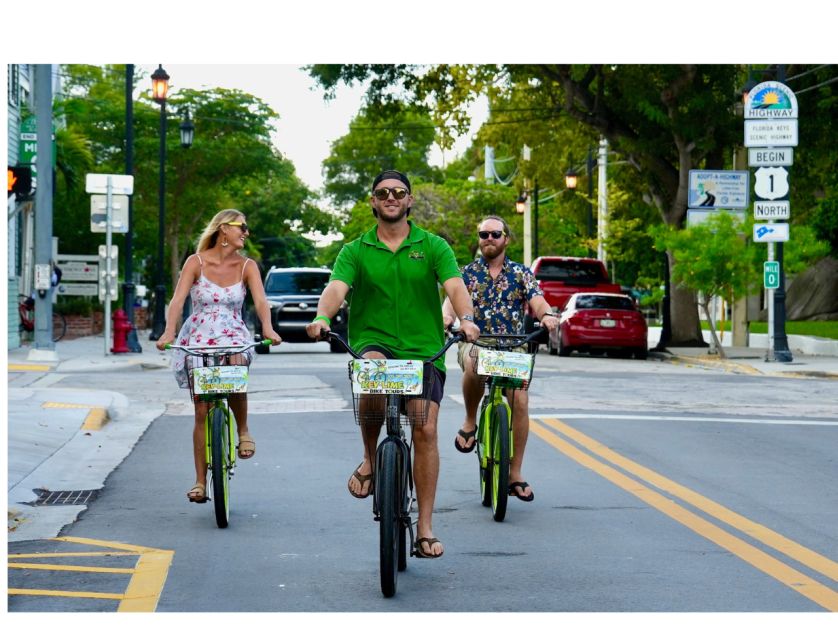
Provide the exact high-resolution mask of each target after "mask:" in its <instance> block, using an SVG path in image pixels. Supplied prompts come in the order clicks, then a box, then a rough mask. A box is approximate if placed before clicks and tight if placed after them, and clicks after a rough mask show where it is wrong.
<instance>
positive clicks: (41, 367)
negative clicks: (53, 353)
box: [9, 363, 50, 371]
mask: <svg viewBox="0 0 838 640" xmlns="http://www.w3.org/2000/svg"><path fill="white" fill-rule="evenodd" d="M49 370H50V366H49V365H48V364H11V363H9V371H49Z"/></svg>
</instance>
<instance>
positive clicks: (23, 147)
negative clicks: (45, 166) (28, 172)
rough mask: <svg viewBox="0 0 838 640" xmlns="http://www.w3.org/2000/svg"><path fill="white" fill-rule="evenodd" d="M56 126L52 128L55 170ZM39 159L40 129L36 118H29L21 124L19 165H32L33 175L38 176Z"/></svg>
mask: <svg viewBox="0 0 838 640" xmlns="http://www.w3.org/2000/svg"><path fill="white" fill-rule="evenodd" d="M56 151H57V148H56V144H55V125H53V126H52V167H53V169H54V168H55V156H56ZM37 159H38V128H37V126H36V121H35V116H29V117H28V118H26V119H25V120H24V121H23V122H21V123H20V147H18V161H17V163H18V165H19V166H26V165H31V167H32V175H33V176H36V175H37V169H36V167H35V163H36V161H37Z"/></svg>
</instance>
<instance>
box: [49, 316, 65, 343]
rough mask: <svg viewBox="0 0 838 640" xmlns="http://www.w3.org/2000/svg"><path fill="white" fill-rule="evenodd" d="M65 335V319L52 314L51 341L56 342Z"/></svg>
mask: <svg viewBox="0 0 838 640" xmlns="http://www.w3.org/2000/svg"><path fill="white" fill-rule="evenodd" d="M66 333H67V319H66V318H65V317H64V316H63V314H60V313H53V314H52V341H53V342H58V341H59V340H61V338H63V337H64V334H66Z"/></svg>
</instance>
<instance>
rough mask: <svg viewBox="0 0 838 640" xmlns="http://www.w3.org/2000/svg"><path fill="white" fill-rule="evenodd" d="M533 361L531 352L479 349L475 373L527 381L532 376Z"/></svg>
mask: <svg viewBox="0 0 838 640" xmlns="http://www.w3.org/2000/svg"><path fill="white" fill-rule="evenodd" d="M534 361H535V357H534V356H533V355H532V354H531V353H522V352H518V351H496V350H495V349H481V350H480V351H479V352H478V353H477V374H478V375H481V376H493V377H495V378H511V379H513V380H521V381H523V382H528V381H529V380H530V378H532V369H533V362H534Z"/></svg>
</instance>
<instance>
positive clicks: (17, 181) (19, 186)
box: [6, 165, 32, 200]
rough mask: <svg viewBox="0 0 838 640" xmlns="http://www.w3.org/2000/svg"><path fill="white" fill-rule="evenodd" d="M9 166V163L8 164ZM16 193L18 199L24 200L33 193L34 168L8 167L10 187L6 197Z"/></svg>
mask: <svg viewBox="0 0 838 640" xmlns="http://www.w3.org/2000/svg"><path fill="white" fill-rule="evenodd" d="M6 166H7V167H8V165H6ZM11 193H14V194H15V195H16V196H17V199H18V200H22V199H23V198H25V197H26V196H28V195H29V194H31V193H32V168H31V167H8V187H7V191H6V197H8V195H9V194H11Z"/></svg>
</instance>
